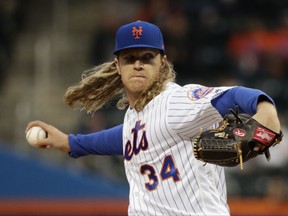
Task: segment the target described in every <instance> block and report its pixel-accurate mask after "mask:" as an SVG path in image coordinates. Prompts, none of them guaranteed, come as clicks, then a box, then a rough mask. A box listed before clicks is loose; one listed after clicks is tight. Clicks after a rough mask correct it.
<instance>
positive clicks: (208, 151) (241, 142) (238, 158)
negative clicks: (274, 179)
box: [194, 107, 283, 169]
mask: <svg viewBox="0 0 288 216" xmlns="http://www.w3.org/2000/svg"><path fill="white" fill-rule="evenodd" d="M230 112H231V113H230V114H227V115H226V116H225V117H224V120H223V122H222V124H221V126H220V127H218V128H216V129H212V130H207V131H204V132H201V133H200V135H199V136H197V137H196V138H195V139H194V155H195V157H196V159H198V160H201V161H203V162H206V163H212V164H216V165H220V166H227V167H231V166H237V165H239V164H240V168H241V169H243V163H244V162H246V161H248V160H250V159H251V158H254V157H256V156H258V155H259V154H263V153H265V156H266V158H267V160H268V161H269V160H270V152H269V148H270V147H271V146H275V145H276V144H278V143H279V142H280V141H281V140H282V136H283V135H282V132H280V133H279V134H278V133H275V132H273V131H271V130H270V129H268V128H266V127H265V126H263V125H261V124H260V123H259V122H257V121H256V120H254V119H253V118H251V116H249V115H247V114H239V113H238V112H239V110H238V107H236V109H235V111H234V110H232V109H230ZM256 146H257V147H260V150H259V151H255V150H254V147H256ZM261 146H262V147H261Z"/></svg>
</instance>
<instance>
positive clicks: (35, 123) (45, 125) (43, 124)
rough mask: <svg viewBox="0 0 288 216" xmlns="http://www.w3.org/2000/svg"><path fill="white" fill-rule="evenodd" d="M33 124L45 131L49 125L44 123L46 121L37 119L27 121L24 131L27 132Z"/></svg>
mask: <svg viewBox="0 0 288 216" xmlns="http://www.w3.org/2000/svg"><path fill="white" fill-rule="evenodd" d="M33 126H39V127H41V128H43V129H44V130H45V131H46V132H47V131H48V130H49V127H50V125H49V124H46V123H44V122H42V121H39V120H36V121H31V122H29V123H28V125H27V127H26V129H25V133H27V131H28V130H29V129H30V128H31V127H33Z"/></svg>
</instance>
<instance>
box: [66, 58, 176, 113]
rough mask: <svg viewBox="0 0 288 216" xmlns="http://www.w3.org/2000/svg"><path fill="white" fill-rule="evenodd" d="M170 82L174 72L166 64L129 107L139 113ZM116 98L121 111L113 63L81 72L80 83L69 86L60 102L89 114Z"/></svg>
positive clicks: (125, 103)
mask: <svg viewBox="0 0 288 216" xmlns="http://www.w3.org/2000/svg"><path fill="white" fill-rule="evenodd" d="M171 81H175V71H174V69H173V65H172V64H171V63H170V62H168V61H167V63H166V64H165V65H164V67H162V68H161V70H160V73H159V76H158V78H157V79H156V80H155V81H154V82H153V83H152V85H151V86H150V87H149V88H147V89H146V90H144V91H143V92H142V93H141V94H140V95H139V97H138V99H137V100H136V101H135V103H134V104H133V107H134V108H135V109H136V111H138V112H140V111H141V110H142V109H143V108H144V107H145V106H146V105H147V104H148V103H149V101H151V100H152V99H153V98H154V97H155V96H157V95H158V94H160V93H161V92H162V91H164V90H165V88H166V84H167V83H168V82H171ZM117 99H118V102H117V108H118V109H120V110H123V109H125V107H127V106H128V105H129V103H128V98H127V96H126V94H125V92H124V85H123V83H122V80H121V76H120V75H119V74H118V72H117V68H116V65H115V62H114V61H111V62H106V63H103V64H101V65H99V66H96V67H94V68H92V69H90V70H87V71H84V73H83V74H82V79H81V81H80V82H79V83H78V84H76V85H74V86H70V87H69V88H68V89H67V91H66V93H65V95H64V101H65V103H66V104H67V105H68V106H70V107H73V108H80V109H83V110H85V111H86V112H87V113H93V112H95V111H97V110H99V109H101V108H102V107H103V106H104V105H108V104H109V103H111V102H113V101H115V100H117Z"/></svg>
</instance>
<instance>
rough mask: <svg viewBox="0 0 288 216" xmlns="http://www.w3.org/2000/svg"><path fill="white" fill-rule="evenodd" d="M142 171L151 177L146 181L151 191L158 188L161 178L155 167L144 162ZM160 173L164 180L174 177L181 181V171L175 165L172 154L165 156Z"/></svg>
mask: <svg viewBox="0 0 288 216" xmlns="http://www.w3.org/2000/svg"><path fill="white" fill-rule="evenodd" d="M140 172H141V174H142V175H147V176H148V178H149V181H148V182H147V183H145V187H146V189H147V190H149V191H152V190H155V189H157V186H158V185H159V178H158V174H157V172H156V170H155V169H154V167H153V166H151V165H149V164H143V165H142V166H141V167H140ZM159 175H160V178H161V180H162V181H165V180H167V179H169V178H172V179H173V181H174V182H177V181H180V177H179V171H178V169H177V167H176V166H175V163H174V160H173V158H172V156H171V155H168V156H166V157H165V158H164V161H163V164H162V168H161V171H160V173H159Z"/></svg>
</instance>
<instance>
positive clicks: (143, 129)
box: [123, 83, 229, 216]
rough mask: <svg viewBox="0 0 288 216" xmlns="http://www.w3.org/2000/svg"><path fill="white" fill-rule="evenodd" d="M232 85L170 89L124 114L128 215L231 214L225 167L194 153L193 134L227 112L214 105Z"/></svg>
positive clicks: (171, 84) (218, 119) (189, 86)
mask: <svg viewBox="0 0 288 216" xmlns="http://www.w3.org/2000/svg"><path fill="white" fill-rule="evenodd" d="M227 89H228V87H221V88H208V87H204V86H200V85H194V84H190V85H186V86H183V87H181V86H179V85H177V84H175V83H169V84H168V86H167V89H166V90H165V91H164V92H162V93H161V94H160V95H158V96H157V97H155V98H154V99H153V100H152V101H150V102H149V103H148V104H147V105H146V106H145V108H144V109H143V110H142V111H141V112H139V113H137V112H136V111H135V110H134V109H130V108H129V109H128V110H127V112H126V114H125V118H124V128H123V139H124V140H123V150H124V160H125V162H124V164H125V170H126V175H127V179H128V182H129V186H130V195H129V200H130V203H129V210H128V212H129V215H133V216H134V215H177V216H178V215H229V208H228V206H227V197H226V181H225V176H224V169H223V168H222V167H218V166H216V165H212V164H206V165H205V166H203V165H204V164H203V163H202V162H201V161H198V160H196V159H195V158H194V155H193V138H194V137H195V136H196V135H198V134H199V132H200V128H203V129H206V128H208V127H211V126H212V125H215V124H217V123H219V122H220V121H221V120H222V117H221V116H220V114H219V113H218V112H217V110H216V109H215V108H214V107H213V106H212V105H211V102H210V101H211V99H212V98H215V97H217V96H218V95H220V94H221V93H223V92H224V91H225V90H227Z"/></svg>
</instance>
